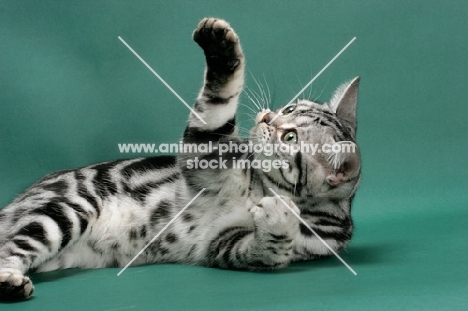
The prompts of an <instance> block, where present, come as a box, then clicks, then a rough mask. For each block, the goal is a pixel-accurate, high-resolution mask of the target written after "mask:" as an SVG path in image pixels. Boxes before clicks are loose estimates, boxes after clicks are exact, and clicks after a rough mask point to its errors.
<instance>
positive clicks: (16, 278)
mask: <svg viewBox="0 0 468 311" xmlns="http://www.w3.org/2000/svg"><path fill="white" fill-rule="evenodd" d="M33 292H34V286H33V284H32V282H31V280H30V279H29V278H28V277H27V276H24V275H22V274H21V273H19V272H15V271H9V269H8V270H7V269H2V270H0V300H4V301H5V300H7V301H15V300H23V299H27V298H29V297H31V295H32V293H33Z"/></svg>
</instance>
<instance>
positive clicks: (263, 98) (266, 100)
mask: <svg viewBox="0 0 468 311" xmlns="http://www.w3.org/2000/svg"><path fill="white" fill-rule="evenodd" d="M253 78H254V82H255V84H256V85H257V87H258V90H259V93H260V94H259V96H260V99H261V100H262V103H263V108H265V107H268V99H267V97H266V94H265V90H264V89H263V85H262V84H261V83H260V81H258V80H257V79H256V78H255V77H253Z"/></svg>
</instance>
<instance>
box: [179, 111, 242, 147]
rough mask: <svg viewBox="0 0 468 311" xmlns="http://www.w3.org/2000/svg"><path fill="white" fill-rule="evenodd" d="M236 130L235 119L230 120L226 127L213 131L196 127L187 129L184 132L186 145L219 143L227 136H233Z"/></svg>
mask: <svg viewBox="0 0 468 311" xmlns="http://www.w3.org/2000/svg"><path fill="white" fill-rule="evenodd" d="M235 128H236V119H235V117H234V118H232V119H230V120H228V121H227V122H226V123H225V124H224V125H222V126H220V127H218V128H216V129H213V130H199V129H197V128H195V127H189V126H188V127H187V128H186V129H185V132H184V142H185V143H207V142H209V141H212V142H217V141H219V140H220V139H222V138H224V137H225V136H228V135H232V133H233V132H234V130H235Z"/></svg>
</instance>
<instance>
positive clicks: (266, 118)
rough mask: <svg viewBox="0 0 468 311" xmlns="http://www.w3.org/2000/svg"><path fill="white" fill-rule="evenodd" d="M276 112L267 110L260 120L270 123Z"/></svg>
mask: <svg viewBox="0 0 468 311" xmlns="http://www.w3.org/2000/svg"><path fill="white" fill-rule="evenodd" d="M275 115H276V114H275V113H273V112H267V113H265V114H264V115H263V117H262V119H261V120H260V122H264V123H268V124H269V123H270V122H271V121H272V120H273V119H274V118H275Z"/></svg>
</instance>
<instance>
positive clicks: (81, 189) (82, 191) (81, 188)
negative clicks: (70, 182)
mask: <svg viewBox="0 0 468 311" xmlns="http://www.w3.org/2000/svg"><path fill="white" fill-rule="evenodd" d="M75 179H76V181H77V184H78V186H77V188H78V191H77V192H78V195H79V196H80V197H82V198H84V199H85V200H86V201H87V202H88V203H89V204H91V206H92V207H93V208H94V210H95V211H96V214H97V217H99V216H100V215H101V209H100V208H99V204H98V201H97V199H96V197H95V196H93V195H92V194H91V193H90V192H89V191H88V189H86V186H85V184H84V181H85V180H86V177H85V176H84V175H83V174H82V173H81V172H78V171H75Z"/></svg>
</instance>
